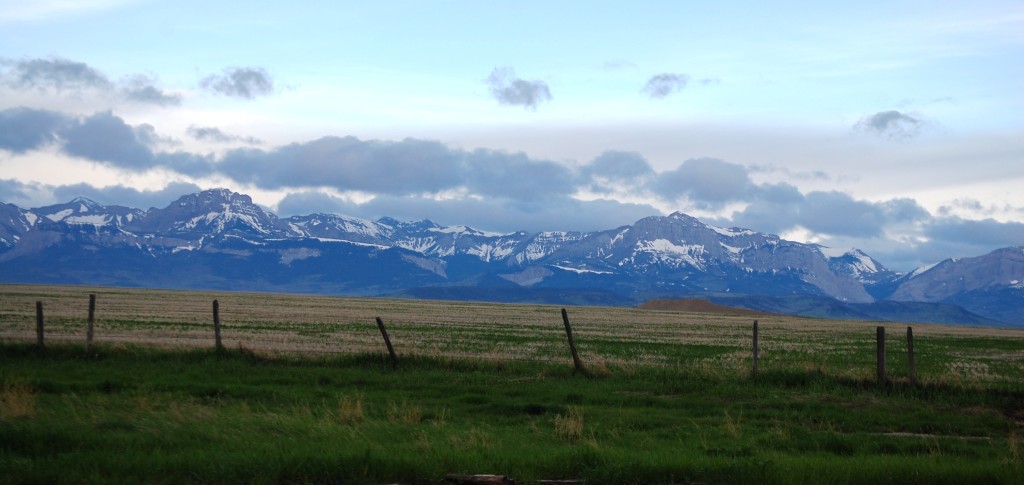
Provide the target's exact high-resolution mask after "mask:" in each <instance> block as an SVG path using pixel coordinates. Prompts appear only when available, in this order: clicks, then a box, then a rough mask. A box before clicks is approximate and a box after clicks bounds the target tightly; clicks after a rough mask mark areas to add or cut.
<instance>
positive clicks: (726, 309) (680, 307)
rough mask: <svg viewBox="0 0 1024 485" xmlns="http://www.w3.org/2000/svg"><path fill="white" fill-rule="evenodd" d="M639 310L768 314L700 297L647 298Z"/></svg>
mask: <svg viewBox="0 0 1024 485" xmlns="http://www.w3.org/2000/svg"><path fill="white" fill-rule="evenodd" d="M637 308H640V309H641V310H662V311H673V312H693V313H715V314H720V315H752V316H764V315H768V314H767V313H764V312H758V311H754V310H747V309H745V308H733V307H730V306H725V305H719V304H717V303H711V302H710V301H707V300H703V299H700V298H677V299H674V300H649V301H646V302H644V303H643V304H642V305H640V306H639V307H637Z"/></svg>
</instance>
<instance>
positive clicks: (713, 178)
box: [651, 158, 754, 208]
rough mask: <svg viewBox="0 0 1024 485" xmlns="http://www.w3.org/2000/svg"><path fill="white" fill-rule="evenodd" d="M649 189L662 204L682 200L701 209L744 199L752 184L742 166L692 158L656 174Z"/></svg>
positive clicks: (750, 190) (711, 159) (752, 188)
mask: <svg viewBox="0 0 1024 485" xmlns="http://www.w3.org/2000/svg"><path fill="white" fill-rule="evenodd" d="M651 189H652V190H653V192H654V193H655V194H657V195H659V196H660V197H662V198H664V199H666V200H677V199H679V198H680V197H683V196H685V197H687V198H688V199H690V200H691V201H693V202H696V203H698V204H699V205H701V206H703V207H704V208H715V207H721V205H722V204H724V203H726V202H729V201H735V200H744V199H746V198H747V197H748V196H749V194H750V193H751V192H752V191H753V190H754V184H753V182H752V181H751V180H750V174H749V173H748V172H747V168H746V167H744V166H743V165H738V164H735V163H729V162H725V161H722V160H719V159H717V158H694V159H690V160H687V161H685V162H683V163H682V164H681V165H679V167H678V168H676V169H675V170H671V171H667V172H662V173H661V174H659V175H658V177H657V179H656V180H654V182H653V183H652V185H651Z"/></svg>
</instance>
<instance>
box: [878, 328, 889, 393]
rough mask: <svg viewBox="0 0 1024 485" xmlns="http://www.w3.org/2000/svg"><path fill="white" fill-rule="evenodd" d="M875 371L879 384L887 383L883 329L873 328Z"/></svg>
mask: <svg viewBox="0 0 1024 485" xmlns="http://www.w3.org/2000/svg"><path fill="white" fill-rule="evenodd" d="M875 345H876V348H875V370H876V372H877V374H878V383H879V384H888V383H889V374H888V372H887V371H886V369H885V327H875Z"/></svg>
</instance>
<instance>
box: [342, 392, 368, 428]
mask: <svg viewBox="0 0 1024 485" xmlns="http://www.w3.org/2000/svg"><path fill="white" fill-rule="evenodd" d="M364 419H366V418H365V416H364V415H363V396H362V394H360V395H357V396H356V397H354V398H353V397H349V396H345V397H343V398H341V400H340V401H339V402H338V421H341V422H342V423H345V424H348V425H354V424H358V423H361V422H363V420H364Z"/></svg>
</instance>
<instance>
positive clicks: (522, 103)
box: [0, 0, 1024, 270]
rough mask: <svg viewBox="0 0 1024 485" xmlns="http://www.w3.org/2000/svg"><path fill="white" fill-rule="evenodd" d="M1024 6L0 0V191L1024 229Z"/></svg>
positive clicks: (996, 241)
mask: <svg viewBox="0 0 1024 485" xmlns="http://www.w3.org/2000/svg"><path fill="white" fill-rule="evenodd" d="M1022 93H1024V4H1021V3H1020V2H1019V1H1012V2H1011V1H1004V2H999V1H978V2H970V3H968V2H937V1H927V2H915V1H907V2H900V1H895V2H893V1H890V2H859V3H853V2H845V3H841V4H835V5H832V4H822V3H821V2H774V3H770V4H769V3H767V2H700V3H696V2H693V3H691V2H630V3H629V4H625V3H623V2H593V1H589V2H575V1H566V2H529V1H527V2H515V3H512V2H469V1H445V2H423V1H418V2H391V1H378V2H322V3H320V2H303V3H302V4H301V6H293V5H292V6H289V5H283V4H280V3H279V2H188V1H184V2H183V1H176V2H157V1H116V0H95V1H88V0H87V1H80V2H67V1H47V0H44V1H39V2H23V1H18V2H14V1H7V0H0V200H2V201H6V202H11V203H15V204H18V205H20V206H23V207H34V206H41V205H46V204H50V203H54V202H59V201H65V200H67V199H69V198H71V197H74V196H77V195H83V196H88V197H91V198H93V199H95V200H97V201H99V202H101V203H106V204H122V205H132V206H145V207H148V206H163V205H166V204H167V203H169V202H170V201H171V200H173V199H174V198H175V197H177V196H179V195H181V194H183V193H186V192H189V191H193V190H197V189H205V188H211V187H228V188H231V189H233V190H236V191H240V192H245V193H248V194H250V195H252V196H253V198H254V200H255V201H257V202H258V203H261V204H263V205H265V206H267V207H269V208H271V209H273V210H275V211H276V212H277V213H279V214H280V215H290V214H295V213H309V212H314V211H324V212H341V213H345V214H349V215H354V216H359V217H366V218H377V217H381V216H385V215H387V216H393V217H397V218H400V219H419V218H430V219H433V220H435V221H437V222H439V223H442V224H469V225H472V226H475V227H478V228H480V229H485V230H492V231H513V230H519V229H523V230H530V231H537V230H550V229H573V230H595V229H608V228H612V227H616V226H618V225H622V224H628V223H632V222H634V221H635V220H636V219H638V218H640V217H644V216H647V215H656V214H668V213H671V212H673V211H683V212H687V213H689V214H692V215H695V216H697V217H700V218H701V219H703V220H705V221H706V222H710V223H714V224H718V225H723V226H733V225H738V226H743V227H748V228H751V229H755V230H761V231H766V232H774V233H780V234H782V235H783V236H784V237H787V238H790V239H793V240H798V241H805V242H817V243H821V244H825V245H829V246H834V247H851V246H852V247H858V248H861V249H864V250H865V251H867V252H868V253H869V254H872V255H873V256H875V257H876V258H877V259H879V260H880V261H882V262H883V263H884V264H886V265H888V266H890V267H892V268H893V269H897V270H909V269H912V268H913V267H915V266H918V265H922V264H927V263H931V262H935V261H937V260H940V259H944V258H946V257H958V256H972V255H978V254H981V253H984V252H987V251H989V250H991V249H994V248H997V247H1003V246H1008V245H1021V244H1024V193H1022V191H1021V190H1020V187H1022V186H1024V184H1022V182H1024V115H1022V113H1024V95H1022Z"/></svg>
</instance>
